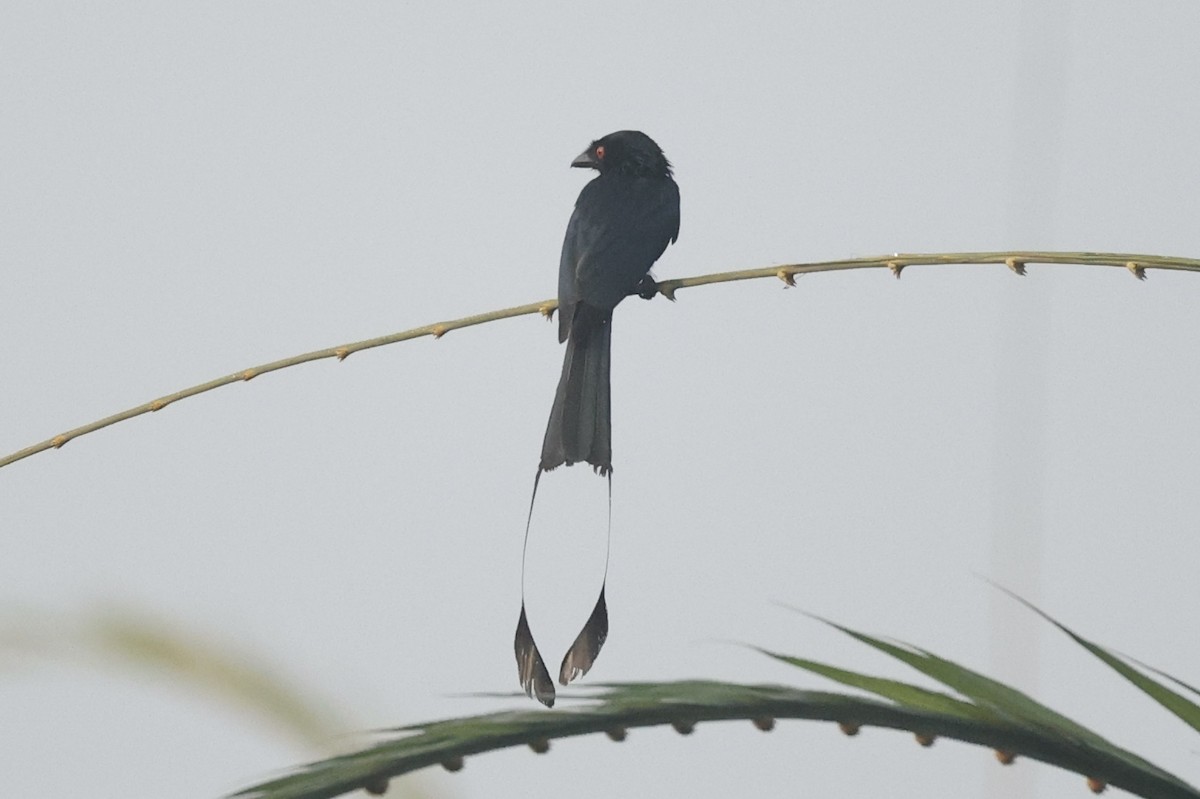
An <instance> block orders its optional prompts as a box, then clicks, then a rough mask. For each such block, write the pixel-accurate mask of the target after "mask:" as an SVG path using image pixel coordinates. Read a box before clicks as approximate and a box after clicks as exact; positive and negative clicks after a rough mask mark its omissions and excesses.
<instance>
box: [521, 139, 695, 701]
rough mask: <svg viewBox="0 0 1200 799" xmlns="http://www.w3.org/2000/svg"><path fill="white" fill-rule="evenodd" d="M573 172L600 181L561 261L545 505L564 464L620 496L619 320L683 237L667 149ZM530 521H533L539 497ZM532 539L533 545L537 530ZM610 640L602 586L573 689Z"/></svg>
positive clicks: (594, 160) (541, 695) (550, 694)
mask: <svg viewBox="0 0 1200 799" xmlns="http://www.w3.org/2000/svg"><path fill="white" fill-rule="evenodd" d="M571 166H577V167H585V168H589V169H595V170H596V171H597V172H599V173H600V174H599V175H598V176H597V177H595V178H593V179H592V181H591V182H590V183H588V184H587V185H586V186H584V187H583V191H581V192H580V193H579V199H578V200H576V201H575V212H574V213H573V214H571V221H570V222H569V223H567V235H566V238H565V239H564V240H563V247H562V257H561V258H560V259H559V264H558V340H559V341H560V342H563V341H565V342H566V343H567V351H566V354H565V356H564V357H563V367H562V376H561V377H560V378H559V381H558V391H557V392H556V393H555V395H554V405H553V406H552V407H551V409H550V422H549V424H547V425H546V437H545V438H544V439H543V441H542V458H541V462H540V463H539V464H538V471H537V476H536V477H535V479H534V482H533V494H534V498H536V497H537V483H538V480H537V478H540V477H541V474H542V472H548V471H550V470H551V469H556V468H558V467H559V466H562V465H563V464H566V465H568V466H570V465H571V464H573V463H588V464H591V466H592V468H593V469H595V470H596V472H598V473H599V474H601V475H605V476H609V479H610V483H609V496H610V498H611V496H612V493H611V492H612V483H611V474H612V402H611V396H610V390H609V364H610V358H609V352H610V349H611V345H612V313H613V309H614V308H615V307H616V306H617V304H618V303H620V302H621V300H623V299H625V297H627V296H629V295H630V294H634V293H640V294H642V296H645V297H652V296H653V285H654V284H653V281H652V280H650V279H649V278H648V275H649V272H650V267H651V266H653V265H654V262H655V261H657V260H658V258H659V256H660V255H662V254H663V251H664V250H666V249H667V245H668V244H670V243H672V242H674V241H675V240H676V239H677V238H678V237H679V187H678V186H677V185H676V184H675V180H674V179H673V178H672V177H671V164H670V162H669V161H667V158H666V156H665V155H663V151H662V149H661V148H660V147H659V146H658V145H657V144H655V143H654V140H653V139H651V138H650V137H649V136H647V135H646V134H645V133H642V132H641V131H636V130H621V131H617V132H616V133H610V134H608V135H607V136H605V137H604V138H601V139H597V140H596V141H594V142H592V144H591V146H590V147H588V148H587V149H586V150H584V151H583V153H582V154H580V156H579V157H578V158H576V159H575V160H574V161H572V162H571ZM648 280H649V283H647V282H646V281H648ZM529 514H530V519H532V518H533V500H532V499H531V500H530V505H529ZM525 536H526V541H528V538H529V527H528V524H526V528H525ZM522 571H523V568H522ZM605 572H606V573H607V564H606V566H605ZM521 593H522V599H521V617H520V619H519V620H518V622H517V633H516V638H515V641H514V648H515V650H516V656H517V672H518V676H519V678H520V680H521V685H522V686H523V687H524V689H525V693H526V694H528V695H530V696H536V697H537V699H538V701H540V702H542V703H543V704H545V705H547V706H549V705H553V704H554V693H555V692H554V683H553V682H551V680H550V674H549V672H548V671H547V670H546V666H545V663H544V662H543V661H542V656H541V654H540V653H539V652H538V649H537V645H536V644H535V643H534V641H533V634H532V633H531V632H530V629H529V622H528V620H527V618H526V615H525V601H524V577H523V576H522V591H521ZM607 636H608V609H607V606H606V604H605V600H604V586H603V585H601V587H600V597H599V599H598V600H597V601H596V606H595V609H593V610H592V614H591V616H590V617H589V618H588V620H587V623H586V624H585V625H584V627H583V629H582V630H581V631H580V633H579V636H578V637H577V638H576V639H575V642H574V643H573V644H572V645H571V648H570V649H569V650H568V651H567V654H566V656H564V657H563V662H562V666H561V667H560V669H559V677H558V680H559V682H560V683H562V684H563V685H566V684H567V683H568V682H570V681H571V680H573V679H574V678H575V677H577V676H579V675H581V674H586V673H587V671H588V669H590V668H591V666H592V663H593V662H594V661H595V659H596V656H597V655H599V653H600V647H601V646H603V645H604V639H605V638H606V637H607Z"/></svg>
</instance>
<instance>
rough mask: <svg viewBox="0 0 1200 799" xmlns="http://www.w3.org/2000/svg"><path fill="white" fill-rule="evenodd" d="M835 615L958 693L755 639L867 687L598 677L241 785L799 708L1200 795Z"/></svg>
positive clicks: (328, 781)
mask: <svg viewBox="0 0 1200 799" xmlns="http://www.w3.org/2000/svg"><path fill="white" fill-rule="evenodd" d="M1047 618H1048V617H1047ZM826 623H827V624H832V622H826ZM832 626H834V627H835V628H836V629H838V630H840V631H842V632H844V633H845V634H847V635H850V636H852V637H853V638H855V639H857V640H859V641H861V642H862V643H865V644H867V645H868V646H871V647H873V648H875V649H878V650H880V651H882V652H885V653H886V654H888V655H891V656H892V657H894V658H896V659H898V660H900V661H902V662H904V663H906V664H908V665H909V666H912V667H913V668H915V669H917V670H918V671H920V672H921V673H923V674H924V675H926V676H927V677H930V678H932V679H934V680H936V681H937V682H939V683H941V684H942V685H943V686H945V687H946V688H949V689H951V691H953V692H954V694H957V696H955V695H953V694H950V693H943V692H939V691H935V690H930V689H928V688H923V687H920V686H917V685H911V684H909V683H905V682H900V681H897V680H891V679H886V678H883V677H875V676H870V675H866V674H861V673H858V672H854V671H849V670H846V669H841V668H838V667H835V666H830V665H827V664H824V663H819V662H817V661H813V660H807V659H803V658H797V657H792V656H788V655H781V654H777V653H773V652H766V651H765V650H760V651H763V652H764V653H765V654H767V655H769V656H770V657H773V658H775V659H777V660H780V661H782V662H785V663H789V664H791V665H794V666H797V667H799V668H802V669H804V670H806V671H809V672H811V673H814V674H819V675H821V676H823V677H826V678H829V679H832V680H834V681H836V682H839V683H841V684H843V685H847V686H850V687H853V688H856V689H859V690H862V691H866V692H869V693H871V694H874V695H875V696H874V697H864V696H856V695H850V694H842V693H831V692H823V691H810V690H803V689H799V688H792V687H787V686H781V685H744V684H736V683H725V682H707V681H682V682H666V683H621V684H612V685H605V686H601V687H599V688H597V689H595V690H593V691H591V692H588V693H586V694H585V695H584V697H583V698H584V699H586V700H587V701H585V702H584V703H582V704H580V705H579V706H578V707H574V708H569V709H560V710H554V711H545V710H541V709H533V708H530V709H526V710H514V711H507V712H500V713H490V714H487V715H480V716H471V717H464V718H456V719H447V720H443V721H435V722H430V723H426V724H417V725H413V726H410V727H402V728H399V729H396V730H391V731H388V732H387V733H385V734H384V737H383V738H382V739H381V740H379V741H378V742H376V743H375V744H374V745H372V746H370V747H368V748H366V749H363V750H361V751H358V752H354V753H351V754H345V755H341V756H338V757H334V758H330V759H328V760H322V761H319V762H316V763H311V764H309V765H307V766H304V767H303V768H301V769H299V770H298V771H296V772H295V773H292V774H289V775H287V776H284V777H281V778H279V779H275V780H272V781H270V782H266V783H263V784H261V785H256V786H254V787H251V788H247V789H246V790H244V791H242V792H240V793H239V794H237V797H241V798H242V799H325V798H326V797H334V796H338V795H340V794H343V793H346V792H349V791H352V790H356V789H359V788H364V789H366V790H367V791H368V792H370V793H382V792H383V791H384V790H386V788H387V785H388V781H389V780H390V779H391V778H393V777H396V776H399V775H402V774H407V773H409V772H412V771H416V770H418V769H422V768H426V767H428V766H435V765H441V766H443V767H444V768H446V769H448V770H451V771H456V770H458V769H459V768H461V767H462V765H463V762H464V758H466V757H468V756H470V755H476V754H481V753H483V752H490V751H495V750H499V749H505V748H509V747H514V746H528V747H530V748H531V749H533V750H534V751H535V752H544V751H546V750H547V749H548V748H549V746H550V741H552V740H554V739H557V738H570V737H575V736H580V735H589V734H595V733H604V734H607V735H608V737H609V738H611V739H613V740H617V741H619V740H624V738H625V737H626V734H627V732H628V730H630V729H632V728H637V727H653V726H663V725H670V726H672V727H674V728H675V729H676V730H677V731H679V732H680V733H683V734H686V733H689V732H691V730H692V729H693V728H694V727H695V725H696V724H698V723H701V722H710V721H738V720H740V721H749V722H752V723H753V724H754V725H755V726H757V727H758V728H759V729H762V730H764V731H765V730H770V729H771V728H772V727H773V726H774V725H775V723H776V721H777V720H781V719H801V720H809V721H826V722H834V723H836V724H838V725H839V726H840V727H841V729H842V731H843V732H846V733H847V734H851V735H852V734H855V733H857V732H858V730H859V729H860V728H862V727H881V728H888V729H895V730H908V731H910V732H912V733H913V734H914V735H916V737H917V741H918V742H920V743H921V744H922V745H924V746H928V745H929V744H930V743H932V742H933V741H934V740H935V739H936V738H939V737H941V738H952V739H955V740H959V741H962V742H965V743H970V744H976V745H979V746H985V747H989V748H991V749H994V750H996V752H997V754H998V756H999V757H1000V759H1001V761H1002V762H1005V763H1008V762H1011V761H1012V759H1013V758H1015V757H1017V756H1021V757H1028V758H1031V759H1034V760H1039V761H1042V762H1044V763H1048V764H1050V765H1054V766H1057V767H1059V768H1062V769H1066V770H1068V771H1073V772H1075V773H1077V774H1080V775H1082V776H1083V777H1085V778H1087V781H1088V785H1089V787H1091V788H1092V790H1094V791H1100V790H1103V788H1104V787H1105V786H1107V785H1113V786H1115V787H1119V788H1123V789H1124V790H1126V791H1128V792H1130V793H1132V794H1135V795H1138V796H1143V797H1147V799H1200V791H1197V789H1196V788H1194V787H1192V786H1191V785H1189V784H1187V783H1186V782H1184V781H1183V780H1181V779H1179V778H1178V777H1176V776H1175V775H1173V774H1170V773H1169V772H1167V771H1165V770H1163V769H1161V768H1159V767H1157V766H1155V765H1154V764H1152V763H1150V762H1149V761H1147V760H1145V759H1143V758H1141V757H1139V756H1138V755H1135V754H1134V753H1132V752H1130V751H1128V750H1126V749H1123V748H1121V747H1119V746H1117V745H1115V744H1113V743H1111V742H1110V741H1108V740H1106V739H1105V738H1103V737H1102V736H1100V735H1098V734H1097V733H1095V732H1092V731H1091V730H1089V729H1087V728H1086V727H1084V726H1082V725H1080V724H1078V723H1077V722H1075V721H1072V720H1071V719H1069V718H1067V717H1066V716H1063V715H1062V714H1060V713H1058V712H1056V711H1054V710H1051V709H1050V708H1049V707H1046V706H1045V705H1043V704H1041V703H1040V702H1037V701H1035V700H1034V699H1032V698H1030V697H1029V696H1027V695H1026V694H1024V693H1022V692H1020V691H1018V690H1016V689H1015V688H1012V687H1010V686H1007V685H1004V684H1003V683H1000V682H997V681H995V680H993V679H991V678H989V677H986V676H984V675H983V674H980V673H978V672H976V671H973V670H971V669H968V668H965V667H963V666H960V665H958V664H957V663H954V662H952V661H950V660H946V659H944V658H941V657H938V656H937V655H934V654H932V653H931V652H928V651H925V650H923V649H919V648H917V647H912V646H908V645H905V644H899V643H894V642H889V641H884V640H882V639H879V638H875V637H873V636H869V635H866V634H865V633H860V632H857V631H855V630H851V629H850V628H847V627H843V626H841V625H837V624H832ZM1081 643H1082V642H1081ZM1106 662H1107V661H1106ZM1139 676H1142V675H1139ZM1144 679H1148V678H1144ZM1172 693H1173V692H1172ZM1152 695H1153V694H1152ZM875 697H878V698H875ZM1185 701H1186V700H1185Z"/></svg>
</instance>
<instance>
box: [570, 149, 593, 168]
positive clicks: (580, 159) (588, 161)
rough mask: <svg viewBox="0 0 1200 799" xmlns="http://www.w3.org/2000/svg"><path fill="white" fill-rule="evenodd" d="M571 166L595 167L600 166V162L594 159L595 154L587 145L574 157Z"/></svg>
mask: <svg viewBox="0 0 1200 799" xmlns="http://www.w3.org/2000/svg"><path fill="white" fill-rule="evenodd" d="M571 166H581V167H584V168H585V169H596V168H598V167H599V166H600V164H599V162H597V161H596V156H595V155H594V154H593V153H592V148H591V147H589V148H587V149H586V150H584V151H583V152H581V153H580V154H579V155H578V156H576V157H575V160H574V161H572V162H571Z"/></svg>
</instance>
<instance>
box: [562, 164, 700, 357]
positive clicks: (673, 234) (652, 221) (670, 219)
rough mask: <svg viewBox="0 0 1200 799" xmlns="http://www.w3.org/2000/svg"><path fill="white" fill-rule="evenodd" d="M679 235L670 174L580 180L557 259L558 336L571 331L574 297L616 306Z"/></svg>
mask: <svg viewBox="0 0 1200 799" xmlns="http://www.w3.org/2000/svg"><path fill="white" fill-rule="evenodd" d="M678 237H679V187H678V186H677V185H676V184H675V181H674V180H671V179H670V178H640V177H631V176H624V175H602V176H600V177H597V178H595V179H594V180H592V181H591V182H590V183H588V184H587V185H586V186H584V187H583V191H582V192H580V194H579V199H578V200H577V201H576V203H575V212H574V213H573V214H571V221H570V222H569V223H568V224H567V235H566V238H565V239H564V240H563V249H562V257H561V259H560V260H559V267H558V307H559V340H560V341H565V340H566V338H567V333H569V332H570V328H571V318H572V316H573V315H574V310H575V304H576V303H579V302H585V303H587V304H588V305H591V306H594V307H596V308H603V309H611V308H614V307H616V305H617V303H619V302H620V301H621V300H623V299H624V298H625V297H626V296H628V295H629V293H630V292H631V291H633V289H634V288H635V287H636V286H637V283H638V281H639V280H641V279H642V278H643V277H644V276H645V275H646V273H647V272H649V271H650V267H651V266H653V264H654V262H655V261H656V260H658V257H659V256H660V255H662V254H663V250H665V249H666V248H667V244H669V243H670V242H673V241H675V239H677V238H678Z"/></svg>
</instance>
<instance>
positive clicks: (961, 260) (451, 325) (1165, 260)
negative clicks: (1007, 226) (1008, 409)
mask: <svg viewBox="0 0 1200 799" xmlns="http://www.w3.org/2000/svg"><path fill="white" fill-rule="evenodd" d="M1031 263H1037V264H1077V265H1085V266H1117V267H1122V268H1124V269H1128V270H1129V271H1130V272H1132V273H1133V275H1134V276H1135V277H1137V278H1138V279H1139V280H1144V279H1145V276H1146V270H1147V269H1175V270H1182V271H1187V272H1200V259H1195V258H1174V257H1169V256H1160V255H1131V254H1128V253H1090V252H1037V251H1010V252H967V253H919V254H900V253H897V254H893V255H884V256H878V257H871V258H851V259H848V260H842V261H820V262H814V263H807V264H784V265H780V266H768V267H764V268H761V269H745V270H741V271H736V272H718V273H714V274H709V275H698V276H696V277H685V278H679V279H677V280H664V281H660V282H659V283H658V293H659V294H662V295H663V296H664V297H666V298H668V299H674V298H675V293H676V292H677V291H679V289H682V288H691V287H693V286H705V285H709V284H711V283H730V282H733V281H735V280H755V279H758V278H764V277H777V278H779V279H780V280H783V281H784V282H785V283H787V284H788V285H789V286H790V285H795V276H796V275H800V274H807V273H809V272H836V271H840V270H843V269H872V268H882V267H886V268H888V269H890V270H891V271H892V273H893V274H894V275H895V276H896V277H900V273H901V271H902V270H903V269H905V268H906V267H909V266H918V265H936V264H942V265H968V264H1006V265H1007V266H1008V267H1009V268H1010V269H1012V270H1013V271H1014V272H1016V273H1017V274H1019V275H1023V274H1025V265H1026V264H1031ZM557 307H558V303H557V301H555V300H544V301H542V302H532V303H529V304H527V305H518V306H516V307H514V308H504V309H502V310H498V311H489V312H488V313H481V314H476V315H474V316H466V317H463V318H461V319H454V320H450V321H445V322H437V323H434V324H431V325H425V326H423V327H414V328H412V329H411V330H403V331H401V332H399V333H392V334H390V335H387V336H380V337H378V338H370V339H365V340H363V341H355V342H353V343H350V344H342V345H340V346H336V347H328V348H326V349H322V350H314V351H312V352H306V353H303V354H302V355H294V356H292V357H290V358H284V359H282V360H278V361H272V362H270V363H265V364H262V365H261V366H253V367H250V368H249V369H242V370H240V371H237V372H234V373H232V374H227V375H225V376H223V377H218V378H216V379H215V380H209V381H208V382H206V383H200V384H199V385H195V386H192V387H191V388H185V389H183V390H182V391H176V392H175V393H173V394H167V395H165V396H162V397H159V398H158V399H155V400H151V401H150V402H147V403H144V404H142V405H138V406H136V407H133V408H130V409H129V410H125V411H121V412H120V413H115V414H113V415H112V416H107V417H105V418H103V419H98V420H96V421H94V422H91V423H89V424H85V425H83V426H81V427H76V428H74V429H71V430H67V431H66V432H64V433H59V434H58V435H56V436H54V437H52V438H48V439H46V440H45V441H42V442H39V443H37V444H33V445H31V446H28V447H25V448H24V449H21V450H17V451H16V452H14V453H12V454H10V455H6V456H4V457H2V458H0V468H3V467H5V466H9V465H11V464H13V463H16V462H17V461H19V460H22V459H24V458H28V457H29V456H30V455H36V454H37V453H39V452H43V451H45V450H48V449H58V448H60V447H62V446H63V445H64V444H66V443H67V442H68V441H70V440H71V439H74V438H79V437H80V436H83V435H87V434H88V433H94V432H95V431H97V430H100V429H102V428H105V427H108V426H109V425H113V424H116V423H117V422H123V421H125V420H126V419H132V418H133V417H135V416H141V415H142V414H145V413H152V412H154V411H160V410H162V409H163V408H165V407H167V406H168V405H170V404H172V403H174V402H178V401H179V400H182V399H187V398H188V397H194V396H196V395H197V394H204V393H205V392H208V391H212V390H213V389H215V388H220V387H221V386H226V385H229V384H230V383H240V382H245V381H247V380H250V379H252V378H254V377H257V376H259V375H262V374H266V373H267V372H276V371H278V370H280V369H287V368H288V367H291V366H297V365H299V364H302V363H308V362H309V361H318V360H321V359H324V358H337V359H338V360H344V359H345V358H346V357H347V356H349V355H351V354H353V353H355V352H359V351H360V350H367V349H371V348H372V347H382V346H384V345H386V344H395V343H396V342H398V341H407V340H409V339H414V338H421V337H423V336H433V337H434V338H441V337H442V336H443V335H445V334H446V333H448V332H450V331H451V330H458V329H460V328H464V327H473V326H474V325H481V324H484V323H485V322H494V321H496V320H498V319H509V318H511V317H514V316H525V315H528V314H533V313H541V314H542V315H545V316H549V315H550V314H552V313H553V312H554V309H555V308H557Z"/></svg>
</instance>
